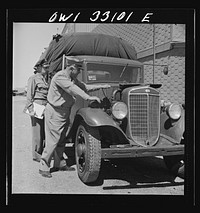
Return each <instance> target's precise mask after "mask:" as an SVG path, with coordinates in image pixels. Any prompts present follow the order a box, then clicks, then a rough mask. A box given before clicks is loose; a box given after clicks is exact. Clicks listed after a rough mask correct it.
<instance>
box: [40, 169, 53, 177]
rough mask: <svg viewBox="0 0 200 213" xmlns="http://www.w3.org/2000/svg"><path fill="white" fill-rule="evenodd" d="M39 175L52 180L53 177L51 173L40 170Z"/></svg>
mask: <svg viewBox="0 0 200 213" xmlns="http://www.w3.org/2000/svg"><path fill="white" fill-rule="evenodd" d="M39 173H40V174H41V175H42V176H43V177H46V178H51V177H52V175H51V173H50V172H49V171H42V170H40V169H39Z"/></svg>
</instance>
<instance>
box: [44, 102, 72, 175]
mask: <svg viewBox="0 0 200 213" xmlns="http://www.w3.org/2000/svg"><path fill="white" fill-rule="evenodd" d="M70 111H71V108H65V109H62V108H55V107H52V106H51V105H50V104H49V103H48V104H47V105H46V108H45V138H46V140H45V148H44V151H43V153H42V157H41V159H42V160H43V161H45V163H46V165H44V163H41V167H40V169H41V170H43V171H48V170H50V163H51V159H52V156H54V167H57V168H59V166H60V161H61V160H62V159H63V153H64V149H65V143H64V142H63V140H64V139H65V137H66V132H67V130H68V128H69V123H70V119H69V116H70Z"/></svg>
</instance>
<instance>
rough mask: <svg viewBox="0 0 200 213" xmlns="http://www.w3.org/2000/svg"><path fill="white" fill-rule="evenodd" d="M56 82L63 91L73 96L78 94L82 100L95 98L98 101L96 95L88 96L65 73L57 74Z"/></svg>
mask: <svg viewBox="0 0 200 213" xmlns="http://www.w3.org/2000/svg"><path fill="white" fill-rule="evenodd" d="M56 84H57V85H58V86H60V87H61V88H62V89H63V90H64V91H65V92H67V93H70V94H72V95H75V96H76V95H79V96H80V97H82V98H83V99H84V100H97V101H98V102H100V99H99V98H98V97H96V96H89V95H88V94H87V93H85V92H84V91H83V90H82V89H81V88H80V87H78V86H77V85H76V84H74V82H72V81H71V79H70V78H67V77H66V76H65V75H60V76H57V78H56Z"/></svg>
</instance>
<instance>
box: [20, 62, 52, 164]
mask: <svg viewBox="0 0 200 213" xmlns="http://www.w3.org/2000/svg"><path fill="white" fill-rule="evenodd" d="M48 68H49V64H48V63H47V62H46V61H45V60H44V59H43V60H41V61H39V62H38V63H37V65H36V66H35V67H34V69H35V71H34V73H35V74H34V75H32V76H31V77H30V78H29V79H28V85H27V94H26V99H27V100H26V105H25V108H24V110H23V111H24V112H25V113H28V114H29V115H30V117H31V125H32V158H33V160H34V161H37V162H40V158H41V154H42V151H43V147H44V139H45V132H44V118H43V119H39V118H37V117H35V111H34V103H37V104H39V105H46V103H47V93H48V88H49V85H48V83H47V79H46V77H47V72H48Z"/></svg>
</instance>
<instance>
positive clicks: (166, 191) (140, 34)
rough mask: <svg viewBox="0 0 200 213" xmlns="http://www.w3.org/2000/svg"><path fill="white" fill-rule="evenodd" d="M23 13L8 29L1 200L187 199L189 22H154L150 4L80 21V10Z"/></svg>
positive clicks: (189, 160)
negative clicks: (86, 197) (7, 104)
mask: <svg viewBox="0 0 200 213" xmlns="http://www.w3.org/2000/svg"><path fill="white" fill-rule="evenodd" d="M182 10H184V9H182ZM182 10H181V9H179V10H178V12H180V14H181V15H182V14H183V11H182ZM23 11H24V12H25V14H27V13H28V12H26V11H25V10H21V11H20V10H13V11H11V13H12V15H13V14H14V15H13V19H12V20H11V21H10V22H9V23H10V25H9V26H10V28H9V31H8V32H9V33H11V35H10V36H9V38H11V39H12V41H10V42H11V43H10V44H9V47H10V50H11V53H10V54H9V56H11V59H9V60H10V62H11V65H9V68H10V69H11V70H10V69H9V71H10V72H11V73H10V74H9V75H8V78H10V79H11V80H10V82H11V83H12V95H11V96H12V97H11V103H10V104H11V107H10V108H11V114H12V115H11V116H10V121H11V122H12V125H11V127H10V131H11V136H10V140H8V141H7V143H9V145H8V148H9V150H7V151H8V152H9V153H8V154H7V157H9V159H7V160H8V163H7V164H8V166H9V168H8V170H7V171H8V173H7V175H8V176H7V178H6V184H7V196H8V197H7V201H8V203H9V200H10V201H13V200H12V196H14V195H28V196H29V195H34V197H37V195H38V196H39V195H43V196H44V197H45V195H47V196H48V195H68V196H70V195H92V196H94V197H95V196H101V195H106V196H111V197H112V196H113V195H120V196H121V197H123V200H125V199H126V197H127V198H128V199H129V204H130V202H131V201H130V199H133V200H134V196H135V195H136V196H137V195H145V196H149V195H150V196H151V197H153V196H155V197H156V196H157V195H159V196H167V197H174V198H175V199H176V197H178V198H185V197H188V196H189V195H188V191H187V189H188V188H189V187H188V185H186V184H191V188H190V189H191V191H190V192H193V193H194V191H193V190H194V185H193V179H192V177H193V175H194V167H193V164H192V163H193V162H194V159H193V157H194V153H193V151H194V143H195V142H194V141H193V140H192V139H191V141H187V139H188V138H189V136H191V135H192V134H193V133H192V132H190V133H188V132H189V131H188V130H189V129H190V131H194V130H193V129H192V127H191V126H190V127H189V124H187V121H189V122H190V123H191V119H193V117H192V116H193V115H192V114H190V115H191V117H192V118H190V119H187V121H186V117H187V110H188V109H190V107H191V106H192V103H191V104H189V103H190V101H193V99H194V94H190V95H189V96H192V97H189V98H187V94H188V92H187V90H188V88H189V90H190V91H193V88H191V86H192V85H191V84H194V82H193V83H187V79H188V82H192V80H191V79H193V75H194V64H193V63H194V58H193V61H192V58H191V61H190V62H188V60H187V57H189V55H188V53H191V52H192V51H194V46H192V45H194V41H192V40H190V39H188V35H189V33H188V31H189V32H190V33H191V31H192V30H191V29H193V27H194V23H193V22H194V19H192V20H190V21H191V25H192V24H193V26H192V27H191V26H190V22H189V21H187V22H186V21H185V19H186V18H184V19H183V21H180V18H179V19H178V20H176V19H175V20H174V21H173V18H170V20H169V21H167V17H168V16H169V15H168V16H167V17H165V18H164V19H163V20H162V19H161V20H158V19H156V18H155V17H156V12H157V10H147V9H144V11H143V10H140V13H139V14H142V15H137V10H136V9H129V10H123V9H121V10H114V9H113V10H109V9H107V10H106V9H103V10H100V9H96V10H95V9H90V10H88V11H87V12H88V16H89V17H87V18H88V19H87V20H86V18H85V16H84V17H83V18H82V14H83V13H86V10H84V9H82V10H77V9H76V10H73V9H65V10H64V9H63V10H56V9H55V10H50V11H49V12H47V16H45V15H43V16H42V18H41V21H40V17H37V18H35V17H36V16H37V15H36V14H37V12H38V11H37V10H36V9H35V10H33V11H34V12H35V15H34V16H33V17H32V20H30V19H31V18H30V17H31V15H30V17H28V18H27V17H26V15H25V17H24V16H20V15H19V13H20V12H21V13H23ZM185 11H186V12H187V13H186V15H187V14H189V15H188V17H190V18H191V17H193V18H194V14H193V12H194V11H193V10H185ZM9 12H10V11H9V10H8V14H9ZM170 12H172V17H173V14H174V11H173V9H168V10H167V11H166V10H164V11H163V13H164V14H166V13H170ZM15 13H16V14H17V15H16V16H15ZM40 13H41V12H40V11H39V14H40ZM161 13H162V10H159V14H161ZM191 13H192V14H193V16H192V15H191ZM136 15H137V17H135V16H136ZM8 17H9V16H8ZM44 17H45V18H44ZM176 17H177V15H176V16H175V18H176ZM15 18H16V20H15ZM154 18H155V19H154ZM193 30H194V29H193ZM190 36H191V37H192V38H194V35H191V34H190ZM191 37H190V38H191ZM188 47H189V48H190V47H191V48H192V49H191V50H190V49H189V50H188ZM193 54H194V53H193ZM191 57H192V55H191ZM193 57H194V55H193ZM191 64H192V66H191V70H189V69H188V67H189V66H190V65H191ZM187 72H190V74H189V75H190V77H189V78H190V79H189V78H188V76H189V75H188V73H187ZM189 84H190V85H189ZM188 85H189V86H188ZM187 86H188V87H187ZM187 104H188V105H187ZM189 105H190V106H189ZM193 110H194V109H193ZM191 112H192V111H191ZM186 127H189V128H188V129H187V131H186ZM188 142H190V147H189V145H188ZM186 144H187V145H186ZM188 156H189V157H188ZM188 168H189V169H188ZM188 174H191V175H188ZM188 176H190V179H187V177H188ZM185 183H186V184H185ZM9 196H10V197H11V198H9ZM93 199H94V198H93ZM183 200H184V199H183ZM191 200H193V196H192V198H191ZM88 202H89V201H88ZM133 202H134V201H133Z"/></svg>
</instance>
